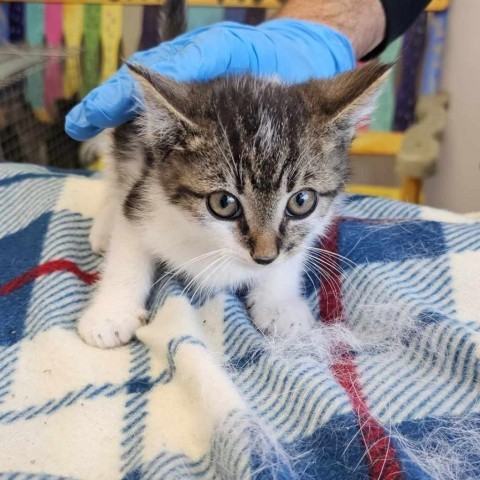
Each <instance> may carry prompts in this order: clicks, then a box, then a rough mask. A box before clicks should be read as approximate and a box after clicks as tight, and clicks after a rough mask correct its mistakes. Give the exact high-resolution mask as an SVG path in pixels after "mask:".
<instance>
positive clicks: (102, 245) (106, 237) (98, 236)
mask: <svg viewBox="0 0 480 480" xmlns="http://www.w3.org/2000/svg"><path fill="white" fill-rule="evenodd" d="M88 240H89V242H90V246H91V247H92V250H93V251H94V252H95V253H97V254H99V255H100V254H102V253H104V252H106V250H107V248H108V242H109V241H110V230H109V229H108V228H106V226H105V225H104V223H103V222H102V221H100V219H97V220H95V221H94V222H93V225H92V228H91V230H90V235H89V237H88Z"/></svg>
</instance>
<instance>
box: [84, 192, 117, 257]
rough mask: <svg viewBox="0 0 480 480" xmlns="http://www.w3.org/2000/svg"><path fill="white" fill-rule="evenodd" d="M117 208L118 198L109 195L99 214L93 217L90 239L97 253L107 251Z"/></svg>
mask: <svg viewBox="0 0 480 480" xmlns="http://www.w3.org/2000/svg"><path fill="white" fill-rule="evenodd" d="M117 209H118V200H116V199H115V198H112V197H107V198H106V199H105V201H104V203H103V205H102V206H101V208H100V211H99V212H98V214H97V216H96V217H95V218H94V219H93V225H92V228H91V230H90V235H89V237H88V240H89V242H90V246H91V247H92V250H93V251H94V252H95V253H98V254H103V253H104V252H106V251H107V249H108V242H109V241H110V236H111V234H112V230H113V225H114V221H115V220H114V219H115V217H116V214H117Z"/></svg>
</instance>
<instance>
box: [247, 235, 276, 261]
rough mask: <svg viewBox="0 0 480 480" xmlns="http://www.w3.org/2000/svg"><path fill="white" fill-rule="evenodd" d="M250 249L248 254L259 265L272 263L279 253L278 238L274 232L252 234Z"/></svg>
mask: <svg viewBox="0 0 480 480" xmlns="http://www.w3.org/2000/svg"><path fill="white" fill-rule="evenodd" d="M251 239H252V245H251V246H252V249H251V250H250V255H251V256H252V258H253V260H254V261H255V262H256V263H258V264H259V265H268V264H270V263H272V262H273V261H274V260H275V259H276V258H277V257H278V254H279V253H280V240H279V239H278V238H277V236H276V234H275V232H266V233H260V234H257V235H252V237H251Z"/></svg>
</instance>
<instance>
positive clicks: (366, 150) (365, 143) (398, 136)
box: [350, 131, 403, 155]
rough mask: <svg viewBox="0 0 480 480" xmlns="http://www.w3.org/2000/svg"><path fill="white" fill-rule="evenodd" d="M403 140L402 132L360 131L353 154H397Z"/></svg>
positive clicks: (351, 151)
mask: <svg viewBox="0 0 480 480" xmlns="http://www.w3.org/2000/svg"><path fill="white" fill-rule="evenodd" d="M402 141H403V133H401V132H369V131H366V132H359V133H358V135H357V137H356V138H355V140H354V141H353V145H352V148H351V149H350V153H351V154H352V155H396V154H397V153H398V151H399V150H400V147H401V145H402Z"/></svg>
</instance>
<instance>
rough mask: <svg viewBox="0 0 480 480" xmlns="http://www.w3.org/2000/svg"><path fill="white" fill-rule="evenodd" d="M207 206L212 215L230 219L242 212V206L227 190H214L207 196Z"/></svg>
mask: <svg viewBox="0 0 480 480" xmlns="http://www.w3.org/2000/svg"><path fill="white" fill-rule="evenodd" d="M207 206H208V209H209V210H210V213H211V214H212V215H213V216H214V217H218V218H221V219H224V220H232V219H234V218H237V217H239V216H240V214H241V213H242V207H241V205H240V202H239V201H238V199H237V198H236V197H234V196H233V195H232V194H231V193H228V192H215V193H212V194H211V195H210V196H209V197H208V198H207Z"/></svg>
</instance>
